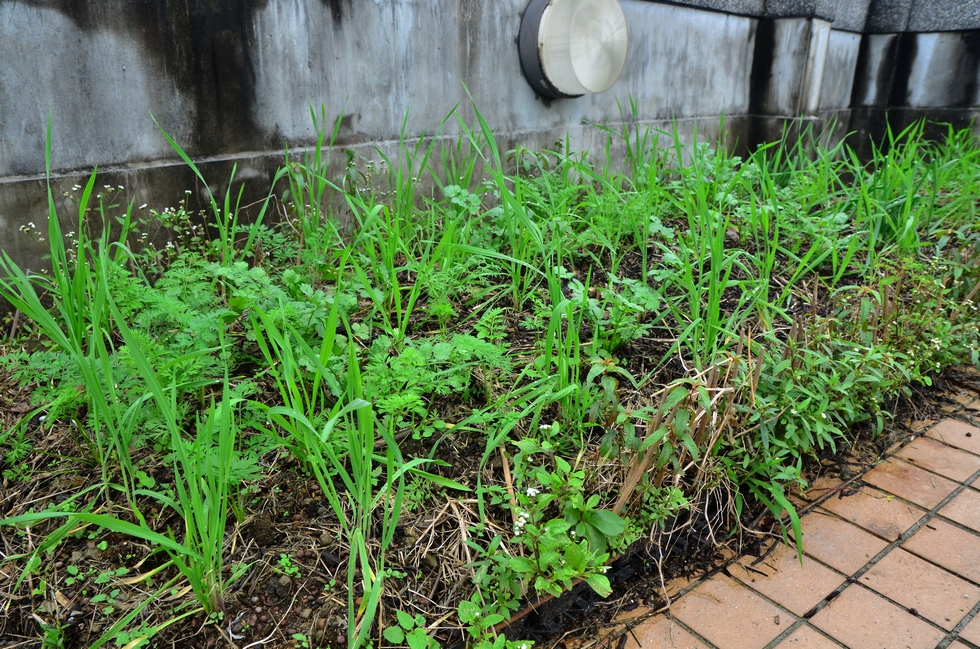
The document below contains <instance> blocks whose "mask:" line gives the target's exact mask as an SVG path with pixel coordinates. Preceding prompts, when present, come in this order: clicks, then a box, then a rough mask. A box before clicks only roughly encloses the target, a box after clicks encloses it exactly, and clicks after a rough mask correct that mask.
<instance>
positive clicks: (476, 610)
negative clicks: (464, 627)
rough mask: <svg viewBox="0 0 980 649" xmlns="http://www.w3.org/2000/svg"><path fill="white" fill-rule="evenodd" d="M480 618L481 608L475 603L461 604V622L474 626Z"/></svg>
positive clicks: (467, 601) (464, 601) (468, 601)
mask: <svg viewBox="0 0 980 649" xmlns="http://www.w3.org/2000/svg"><path fill="white" fill-rule="evenodd" d="M478 617H480V607H479V606H477V605H476V603H475V602H471V601H470V600H463V601H462V602H460V603H459V619H460V621H461V622H465V623H467V624H472V623H473V622H475V621H476V619H477V618H478Z"/></svg>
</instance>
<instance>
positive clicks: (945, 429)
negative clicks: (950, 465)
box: [926, 419, 980, 455]
mask: <svg viewBox="0 0 980 649" xmlns="http://www.w3.org/2000/svg"><path fill="white" fill-rule="evenodd" d="M926 436H927V437H931V438H932V439H938V440H939V441H941V442H945V443H946V444H949V445H951V446H955V447H957V448H961V449H963V450H964V451H970V452H971V453H973V454H975V455H980V430H978V429H977V428H976V427H974V426H970V425H969V424H964V423H963V422H961V421H956V420H955V419H944V420H943V421H941V422H939V423H938V424H936V425H935V426H933V427H932V428H931V429H929V432H928V433H926Z"/></svg>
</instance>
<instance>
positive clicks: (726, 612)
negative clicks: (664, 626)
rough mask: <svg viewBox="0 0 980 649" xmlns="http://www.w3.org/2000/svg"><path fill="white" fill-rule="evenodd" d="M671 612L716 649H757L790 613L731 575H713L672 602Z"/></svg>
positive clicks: (780, 628)
mask: <svg viewBox="0 0 980 649" xmlns="http://www.w3.org/2000/svg"><path fill="white" fill-rule="evenodd" d="M673 614H674V616H675V617H676V618H677V619H679V620H680V621H681V622H683V623H684V624H686V625H687V626H689V627H690V628H691V629H693V630H694V631H695V632H697V634H698V635H700V636H701V637H703V638H704V639H705V640H708V641H709V642H711V643H712V644H714V645H715V646H716V647H718V649H758V648H759V647H764V646H765V645H766V644H768V643H769V642H770V641H771V640H773V639H774V638H775V637H776V636H778V635H779V634H780V633H782V632H783V631H785V630H786V625H787V624H789V622H790V620H791V616H790V614H789V613H787V612H786V611H783V610H780V609H779V608H777V607H775V606H773V605H772V604H770V603H769V602H767V601H765V600H764V599H762V598H761V597H759V596H758V595H756V594H755V593H753V592H752V591H751V590H749V589H748V588H746V587H745V586H743V585H741V584H740V583H738V582H737V581H735V580H734V579H731V578H729V577H724V576H717V577H714V578H712V579H710V580H708V581H706V582H704V583H703V584H701V585H700V586H698V587H697V588H695V589H694V590H692V591H691V592H689V593H688V594H687V595H685V596H684V597H682V598H680V600H678V601H677V603H676V604H674V606H673Z"/></svg>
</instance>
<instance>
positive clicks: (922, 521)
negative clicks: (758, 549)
mask: <svg viewBox="0 0 980 649" xmlns="http://www.w3.org/2000/svg"><path fill="white" fill-rule="evenodd" d="M978 477H980V470H978V471H976V472H975V473H974V474H973V475H972V476H970V477H969V478H968V479H967V480H966V481H964V482H963V483H960V484H959V485H958V486H957V487H956V489H954V490H953V491H952V492H951V493H950V494H949V495H948V496H946V497H945V498H943V499H942V500H941V501H940V502H939V504H937V505H936V506H935V507H933V508H932V509H930V510H929V511H927V512H926V513H925V514H924V515H923V516H922V517H921V518H919V520H917V521H916V522H915V523H914V524H913V525H912V526H911V527H909V528H908V529H907V530H905V532H903V533H902V534H900V535H899V537H898V538H897V539H895V540H894V541H892V542H890V543H889V544H888V545H886V546H885V547H884V548H883V549H882V550H881V552H879V553H878V554H876V555H875V556H873V557H872V558H871V559H870V560H868V562H867V563H866V564H864V566H862V567H861V568H859V569H858V570H856V571H855V572H854V573H853V574H852V575H850V576H848V577H846V580H845V581H844V583H843V584H841V585H840V586H838V587H837V588H836V589H835V590H834V591H832V592H831V593H830V594H829V595H828V596H827V597H826V598H824V599H823V600H822V601H821V602H820V603H818V604H817V605H816V606H814V607H813V608H812V609H810V610H809V611H807V612H806V614H805V619H807V620H809V619H810V618H812V617H813V616H814V615H816V614H817V613H819V612H820V611H822V610H823V609H824V608H826V607H827V606H829V605H830V602H832V601H833V600H835V599H837V597H839V596H840V594H841V593H843V592H844V590H846V589H847V587H848V586H850V585H851V584H858V585H860V586H862V587H863V588H866V589H868V590H869V591H871V592H872V593H874V594H875V595H877V596H878V597H881V598H882V599H884V600H886V601H888V602H891V603H892V604H895V605H896V606H898V607H899V608H900V609H902V610H903V611H906V612H907V611H908V607H907V606H905V605H903V604H901V603H899V602H896V601H894V600H893V599H891V598H889V597H887V596H886V595H883V594H882V593H879V592H878V591H876V590H874V589H872V588H869V587H868V586H865V585H864V584H862V583H861V582H860V581H858V580H859V579H860V578H861V577H862V576H863V575H864V574H865V573H866V572H868V571H869V570H871V568H873V567H874V566H875V565H876V564H877V563H878V562H879V561H881V560H882V559H883V558H884V557H885V555H887V554H888V553H889V552H891V551H892V550H894V549H895V548H897V547H900V546H901V545H902V543H904V542H905V541H907V540H908V539H909V537H911V536H912V535H913V534H915V533H916V532H918V531H919V530H920V529H922V527H923V526H924V525H926V524H928V523H929V521H931V520H933V519H934V518H937V517H938V518H940V519H941V520H943V521H945V520H946V519H945V518H944V517H942V516H939V513H938V512H939V510H940V509H942V508H943V507H945V506H946V505H947V504H949V502H950V501H951V500H953V499H954V498H956V496H958V495H959V494H961V493H962V492H963V490H964V489H969V488H970V487H969V486H968V485H967V483H969V482H972V481H973V480H975V479H977V478H978ZM867 488H869V489H874V490H876V491H879V492H881V493H885V494H888V493H889V492H887V491H885V490H883V489H879V488H878V487H875V486H873V485H867ZM889 495H894V494H889ZM895 498H899V496H895ZM899 500H901V501H902V502H907V501H906V500H905V499H904V498H899ZM828 513H829V514H830V515H832V516H837V515H836V514H834V513H833V512H828ZM838 518H840V517H839V516H838ZM841 520H846V519H841ZM858 527H860V526H858ZM974 533H975V532H974ZM808 556H809V555H808ZM915 556H917V557H918V555H915ZM810 558H811V559H812V557H810ZM919 558H920V559H923V558H922V557H919ZM923 560H924V561H927V562H928V563H930V564H932V565H936V564H934V563H933V562H931V561H929V560H928V559H923ZM820 563H821V564H822V562H820ZM828 567H829V566H828ZM936 567H937V568H940V569H942V570H944V571H946V572H948V573H950V574H953V575H956V576H957V577H959V578H960V579H963V580H964V581H967V582H969V583H971V584H975V585H980V584H977V583H976V582H974V581H972V580H970V579H967V578H966V577H964V576H963V575H958V574H956V573H954V572H953V571H951V570H949V569H947V568H944V567H943V566H939V565H936ZM978 607H980V604H978ZM975 608H977V607H975ZM976 614H977V611H976V610H972V611H971V612H970V613H968V614H967V615H966V617H964V620H966V623H963V620H961V623H963V626H964V627H965V626H966V624H968V623H969V622H970V620H972V619H973V617H974V616H975V615H976ZM915 617H917V618H918V619H920V620H922V621H923V622H926V623H927V624H929V625H930V626H933V627H935V628H936V629H939V630H940V631H942V632H943V634H948V633H949V632H948V631H946V629H944V628H942V627H941V626H939V625H938V624H936V623H935V622H933V621H932V620H929V619H927V618H925V617H924V616H922V615H921V614H919V613H916V614H915ZM967 618H969V619H967ZM957 626H959V625H957ZM954 639H955V638H954Z"/></svg>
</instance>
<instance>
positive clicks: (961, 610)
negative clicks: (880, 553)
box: [861, 548, 980, 631]
mask: <svg viewBox="0 0 980 649" xmlns="http://www.w3.org/2000/svg"><path fill="white" fill-rule="evenodd" d="M861 583H863V584H865V585H866V586H868V587H869V588H871V589H872V590H875V591H877V592H879V593H881V594H882V595H884V596H886V597H888V598H889V599H891V600H893V601H895V602H898V603H899V604H901V605H902V606H905V607H906V608H908V609H909V611H910V612H911V611H916V612H917V613H918V614H919V615H921V616H922V617H925V618H926V619H928V620H931V621H933V622H935V623H936V624H938V625H939V626H941V627H942V628H944V629H946V630H947V631H948V630H951V629H952V628H953V627H954V626H956V625H957V623H959V621H960V620H961V619H963V616H964V615H966V614H967V613H968V612H969V611H970V609H971V608H973V605H974V604H976V603H977V602H980V588H978V587H976V586H974V585H972V584H970V583H969V582H966V581H964V580H962V579H960V578H959V577H957V576H956V575H954V574H952V573H950V572H947V571H945V570H943V569H942V568H937V567H936V566H934V565H932V564H931V563H929V562H927V561H925V560H923V559H920V558H919V557H917V556H915V555H914V554H912V553H910V552H906V551H905V550H902V549H901V548H896V549H894V550H892V551H891V552H889V553H888V554H886V555H885V556H884V557H883V558H882V560H881V561H879V562H878V563H876V564H875V565H874V566H872V567H871V569H870V570H868V572H866V573H864V575H863V576H862V577H861Z"/></svg>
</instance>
